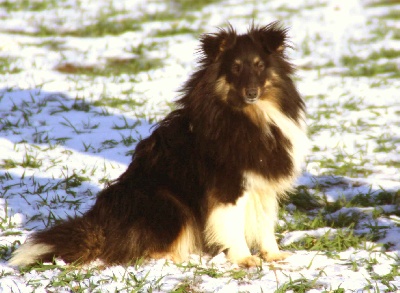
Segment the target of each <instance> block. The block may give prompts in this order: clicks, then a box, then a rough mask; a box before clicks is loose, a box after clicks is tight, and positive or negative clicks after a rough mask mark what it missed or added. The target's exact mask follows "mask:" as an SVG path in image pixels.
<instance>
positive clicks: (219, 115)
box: [10, 23, 307, 266]
mask: <svg viewBox="0 0 400 293" xmlns="http://www.w3.org/2000/svg"><path fill="white" fill-rule="evenodd" d="M287 47H288V44H287V31H286V30H285V29H282V28H281V27H280V26H279V25H278V24H277V23H271V24H269V25H267V26H264V27H256V26H252V27H251V28H250V29H249V31H248V32H247V33H246V34H237V33H236V32H235V31H234V29H233V28H232V27H229V28H228V29H227V30H222V29H221V30H220V31H219V32H218V33H216V34H206V35H204V36H203V37H202V38H201V49H200V52H201V53H202V58H201V60H200V62H199V63H200V64H199V69H198V70H197V71H196V72H194V73H193V75H192V76H191V77H190V78H189V80H188V81H187V82H186V84H185V85H184V87H183V89H182V97H181V98H180V99H179V100H178V101H177V110H175V111H173V112H171V113H170V114H169V115H168V116H167V117H166V118H165V119H163V120H162V121H161V122H160V123H159V124H158V125H157V127H156V128H155V130H154V132H153V133H152V134H151V135H150V136H149V137H147V138H146V139H144V140H142V141H141V142H140V143H138V145H137V147H136V150H135V153H134V155H133V158H132V162H131V163H130V165H129V167H128V169H127V170H126V171H125V173H123V174H122V175H121V176H120V177H119V178H118V179H117V180H115V181H114V182H112V183H111V184H110V185H109V186H107V187H106V188H105V189H104V190H103V191H101V192H100V194H99V195H98V198H97V201H96V203H95V205H94V206H93V207H92V208H91V209H90V210H89V211H88V212H86V213H85V214H84V215H83V216H81V217H76V218H70V219H67V220H66V221H64V222H62V223H60V224H57V225H55V226H53V227H51V228H49V229H47V230H44V231H40V232H36V233H34V234H33V235H32V237H30V238H29V239H28V241H27V242H26V243H25V244H23V245H22V246H21V247H20V248H18V249H17V250H16V251H15V252H14V254H13V256H12V258H11V260H10V264H12V265H28V264H32V263H34V262H36V261H52V260H53V258H54V257H60V258H62V259H64V260H65V261H66V262H78V263H87V262H89V261H92V260H95V259H100V260H102V261H103V262H104V263H106V264H117V263H119V264H129V263H131V262H134V261H135V259H138V258H141V257H150V258H167V259H172V260H173V261H175V262H181V261H184V260H185V259H187V258H188V256H189V254H191V253H200V252H202V251H206V252H213V253H216V252H220V251H225V252H226V254H227V258H228V259H229V260H230V261H231V262H233V263H237V264H239V265H243V266H256V265H259V264H260V262H261V258H262V259H264V260H266V261H275V260H281V259H283V258H285V256H286V254H285V253H283V252H280V251H279V248H278V245H277V242H276V239H275V235H274V226H275V223H276V220H277V212H278V202H279V199H281V198H282V197H283V196H284V194H285V192H286V191H288V190H290V189H291V187H292V184H293V181H294V180H295V179H296V177H297V176H298V174H299V172H300V165H301V163H302V161H303V157H304V154H305V150H306V146H307V137H306V133H305V122H304V116H305V106H304V103H303V101H302V99H301V97H300V95H299V93H298V92H297V90H296V88H295V86H294V84H293V81H292V79H291V78H290V76H291V75H292V74H293V72H294V68H293V66H292V65H291V64H290V63H289V62H288V60H287V58H286V56H285V50H286V49H287ZM253 249H254V251H257V252H258V256H256V255H252V253H251V251H252V250H253ZM260 257H261V258H260Z"/></svg>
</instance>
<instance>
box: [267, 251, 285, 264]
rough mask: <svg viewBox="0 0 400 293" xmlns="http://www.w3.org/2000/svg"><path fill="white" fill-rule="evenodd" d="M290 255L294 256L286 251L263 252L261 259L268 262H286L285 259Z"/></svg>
mask: <svg viewBox="0 0 400 293" xmlns="http://www.w3.org/2000/svg"><path fill="white" fill-rule="evenodd" d="M290 255H292V254H291V253H290V252H286V251H278V252H266V251H261V252H260V256H261V258H262V259H263V260H265V261H268V262H271V261H280V260H284V259H285V258H287V257H288V256H290Z"/></svg>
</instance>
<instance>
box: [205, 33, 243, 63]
mask: <svg viewBox="0 0 400 293" xmlns="http://www.w3.org/2000/svg"><path fill="white" fill-rule="evenodd" d="M200 42H201V49H202V51H203V52H204V54H205V57H206V58H207V59H208V60H209V61H212V62H213V61H217V60H218V58H219V57H220V56H221V54H222V53H223V52H225V51H226V50H229V49H230V48H232V47H233V46H234V45H235V42H236V32H235V30H234V29H233V28H232V26H229V28H228V29H227V30H224V29H219V32H218V33H215V34H205V35H203V36H202V37H201V39H200Z"/></svg>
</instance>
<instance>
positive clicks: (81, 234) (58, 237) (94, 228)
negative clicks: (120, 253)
mask: <svg viewBox="0 0 400 293" xmlns="http://www.w3.org/2000/svg"><path fill="white" fill-rule="evenodd" d="M104 239H105V237H104V232H103V230H102V229H101V228H100V227H99V226H98V225H95V224H94V223H93V222H92V221H91V220H90V217H88V216H87V215H84V216H83V217H81V218H70V219H69V220H67V221H65V222H62V223H61V224H58V225H55V226H54V227H52V228H50V229H48V230H44V231H40V232H37V233H35V234H33V235H32V236H31V237H30V238H29V239H28V240H27V242H26V243H25V244H23V245H21V246H20V247H19V248H18V249H17V250H16V251H15V252H14V253H13V255H12V258H11V259H10V261H9V264H10V265H13V266H26V265H30V264H34V263H36V262H38V261H44V262H46V261H52V260H53V259H54V257H60V258H62V259H63V260H65V261H66V262H68V263H70V262H79V263H86V262H89V261H91V260H94V259H96V258H97V257H99V255H100V254H101V252H102V251H103V249H104V243H105V241H104Z"/></svg>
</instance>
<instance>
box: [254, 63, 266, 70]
mask: <svg viewBox="0 0 400 293" xmlns="http://www.w3.org/2000/svg"><path fill="white" fill-rule="evenodd" d="M255 67H256V68H257V69H258V70H259V71H263V70H264V69H265V64H264V62H262V61H258V62H256V63H255Z"/></svg>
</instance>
